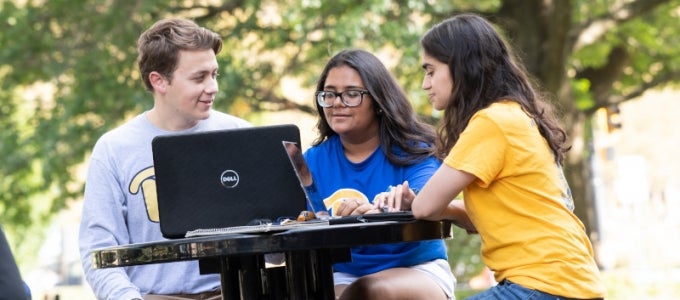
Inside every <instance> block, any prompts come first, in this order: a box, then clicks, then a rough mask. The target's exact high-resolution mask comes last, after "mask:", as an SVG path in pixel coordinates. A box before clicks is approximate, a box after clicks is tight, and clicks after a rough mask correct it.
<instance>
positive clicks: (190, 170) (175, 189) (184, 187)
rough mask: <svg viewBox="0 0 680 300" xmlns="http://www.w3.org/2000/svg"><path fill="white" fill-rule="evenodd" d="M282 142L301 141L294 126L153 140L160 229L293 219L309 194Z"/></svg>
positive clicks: (174, 231) (174, 233) (180, 231)
mask: <svg viewBox="0 0 680 300" xmlns="http://www.w3.org/2000/svg"><path fill="white" fill-rule="evenodd" d="M283 141H290V142H295V143H298V144H299V143H300V131H299V129H298V127H297V126H295V125H293V124H286V125H271V126H259V127H248V128H239V129H228V130H218V131H207V132H199V133H192V134H179V135H163V136H158V137H156V138H154V140H153V141H152V149H153V160H154V169H155V176H156V190H157V194H158V198H157V199H158V211H159V217H160V227H161V232H162V234H163V236H164V237H166V238H183V237H185V235H186V233H187V232H189V231H194V230H197V229H210V228H226V227H236V226H246V225H252V224H256V223H257V222H259V221H260V220H271V221H276V220H277V219H281V218H293V219H294V218H296V217H297V215H298V214H299V213H300V212H301V211H303V210H305V209H306V206H307V199H306V196H305V192H304V189H303V188H302V186H301V185H300V182H299V180H298V177H297V176H296V174H295V170H294V169H293V166H292V165H291V162H290V159H289V157H288V154H287V152H286V150H285V148H284V147H283V146H282V142H283Z"/></svg>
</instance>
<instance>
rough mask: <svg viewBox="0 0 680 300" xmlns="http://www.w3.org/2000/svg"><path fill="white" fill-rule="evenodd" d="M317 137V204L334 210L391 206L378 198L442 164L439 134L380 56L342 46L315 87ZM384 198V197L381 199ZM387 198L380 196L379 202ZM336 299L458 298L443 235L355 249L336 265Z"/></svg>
mask: <svg viewBox="0 0 680 300" xmlns="http://www.w3.org/2000/svg"><path fill="white" fill-rule="evenodd" d="M316 107H317V110H318V112H319V120H318V123H317V130H318V132H319V136H318V137H317V139H316V140H315V141H314V143H313V145H312V147H311V148H310V149H309V150H307V151H306V153H305V159H306V161H307V163H308V165H309V168H310V171H311V172H312V174H313V184H312V185H310V186H308V187H306V188H307V191H308V193H309V194H310V195H313V196H312V197H310V198H311V199H313V200H312V207H310V209H314V210H315V211H316V212H317V213H318V212H329V213H331V214H333V215H338V216H345V215H357V214H366V213H377V212H381V211H394V210H398V209H399V207H387V208H383V207H378V206H375V205H373V198H374V197H376V196H378V197H380V196H381V195H384V194H382V192H384V191H385V190H386V189H388V188H389V187H391V186H396V185H398V184H400V183H402V182H404V181H408V182H409V184H410V187H411V188H413V189H419V188H420V187H422V186H423V185H424V184H425V182H426V181H427V180H428V179H429V178H430V176H431V175H432V174H433V173H434V172H435V171H436V170H437V168H438V167H439V165H440V162H439V161H438V160H437V159H436V158H435V157H434V153H435V146H434V143H435V133H434V130H433V129H432V128H431V127H430V126H428V125H427V124H425V123H423V122H421V121H419V120H418V119H417V117H416V114H415V112H414V110H413V108H412V107H411V105H410V102H409V101H408V99H407V97H406V94H405V93H404V92H403V90H402V89H401V88H400V87H399V85H398V84H397V82H396V80H395V79H394V77H393V76H392V75H391V74H390V73H389V71H388V70H387V69H386V68H385V66H384V65H383V64H382V62H381V61H380V60H379V59H378V58H377V57H375V56H374V55H373V54H371V53H369V52H366V51H362V50H345V51H342V52H340V53H338V54H336V55H335V56H334V57H333V58H332V59H331V60H330V61H329V62H328V64H327V65H326V67H325V68H324V70H323V73H322V74H321V77H320V79H319V82H318V85H317V92H316ZM378 202H381V201H378ZM381 203H382V202H381ZM334 283H335V294H336V296H338V297H339V299H396V298H399V299H453V298H454V294H453V285H454V283H455V278H454V276H453V274H452V273H451V269H450V266H449V264H448V261H447V255H446V246H445V244H444V241H442V240H432V241H421V242H405V243H398V244H385V245H376V246H362V247H354V248H352V261H351V262H346V263H338V264H335V265H334Z"/></svg>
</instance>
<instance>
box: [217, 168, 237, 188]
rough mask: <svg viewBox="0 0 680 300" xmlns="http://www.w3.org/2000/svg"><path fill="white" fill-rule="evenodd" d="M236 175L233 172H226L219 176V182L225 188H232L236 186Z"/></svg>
mask: <svg viewBox="0 0 680 300" xmlns="http://www.w3.org/2000/svg"><path fill="white" fill-rule="evenodd" d="M238 180H239V178H238V173H236V171H234V170H226V171H224V172H222V175H220V182H221V183H222V185H223V186H224V187H226V188H234V187H236V186H237V185H238Z"/></svg>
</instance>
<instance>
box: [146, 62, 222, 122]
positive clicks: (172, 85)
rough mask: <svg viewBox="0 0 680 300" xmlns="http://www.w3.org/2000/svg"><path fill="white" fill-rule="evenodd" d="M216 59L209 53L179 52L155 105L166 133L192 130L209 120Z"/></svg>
mask: <svg viewBox="0 0 680 300" xmlns="http://www.w3.org/2000/svg"><path fill="white" fill-rule="evenodd" d="M217 67H218V65H217V59H216V57H215V53H214V52H213V50H211V49H207V50H194V51H186V50H182V51H180V53H179V58H178V63H177V69H176V70H175V72H174V73H173V76H172V79H170V78H166V79H165V80H166V88H165V90H164V92H163V93H161V94H162V100H161V101H160V103H157V104H159V105H162V106H163V108H162V109H161V112H162V116H161V117H162V118H163V123H166V125H169V127H170V128H166V129H170V130H182V129H187V128H191V127H193V126H195V125H196V124H198V122H199V121H200V120H205V119H207V118H208V117H209V116H210V110H211V108H212V105H213V101H214V100H215V95H217V91H218V88H217ZM167 122H169V123H167Z"/></svg>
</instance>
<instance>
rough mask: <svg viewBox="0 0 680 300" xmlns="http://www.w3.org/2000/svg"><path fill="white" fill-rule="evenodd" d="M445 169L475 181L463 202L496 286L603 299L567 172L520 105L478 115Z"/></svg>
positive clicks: (506, 105)
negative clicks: (503, 282) (510, 285)
mask: <svg viewBox="0 0 680 300" xmlns="http://www.w3.org/2000/svg"><path fill="white" fill-rule="evenodd" d="M444 163H445V164H446V165H448V166H450V167H452V168H455V169H458V170H461V171H465V172H468V173H471V174H473V175H475V176H476V177H477V180H475V181H474V182H473V183H472V184H470V185H469V186H467V187H466V188H465V190H464V191H463V192H464V201H465V206H466V209H467V212H468V215H469V216H470V219H471V220H472V222H473V223H474V224H475V227H476V229H477V230H478V232H479V234H480V236H481V238H482V259H483V260H484V263H485V264H486V265H487V266H488V267H489V268H491V270H493V271H494V273H495V276H496V280H498V281H500V280H502V279H507V280H510V281H512V282H515V283H517V284H520V285H522V286H524V287H527V288H531V289H537V290H540V291H543V292H546V293H550V294H554V295H559V296H565V297H570V298H597V297H604V296H605V293H606V290H605V287H604V285H603V283H602V281H601V278H600V274H599V270H598V267H597V265H596V263H595V260H594V258H593V249H592V246H591V244H590V240H588V237H587V235H586V232H585V229H584V226H583V223H581V221H580V220H579V219H578V218H577V217H576V215H574V214H573V212H572V210H573V201H572V198H571V192H570V190H569V186H568V184H567V183H566V180H565V178H564V175H563V173H562V169H561V167H560V166H559V165H558V164H556V163H555V160H554V158H553V155H552V152H551V151H550V148H549V147H548V144H547V142H546V141H545V139H544V138H543V137H542V136H541V134H540V133H539V131H538V127H537V126H536V125H535V123H534V122H533V121H532V119H531V118H529V117H528V116H527V114H526V113H524V112H523V111H522V109H521V107H520V106H519V104H517V103H515V102H511V101H503V102H499V103H495V104H492V105H491V106H489V107H488V108H486V109H483V110H480V111H479V112H477V113H476V114H475V115H474V116H473V117H472V118H471V119H470V122H469V123H468V126H467V127H466V128H465V130H464V131H463V133H462V134H461V136H460V138H459V139H458V141H457V143H456V145H455V146H454V147H453V149H451V151H450V152H449V154H448V156H447V157H446V159H445V160H444Z"/></svg>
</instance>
